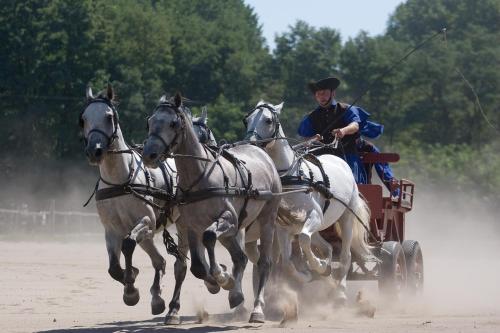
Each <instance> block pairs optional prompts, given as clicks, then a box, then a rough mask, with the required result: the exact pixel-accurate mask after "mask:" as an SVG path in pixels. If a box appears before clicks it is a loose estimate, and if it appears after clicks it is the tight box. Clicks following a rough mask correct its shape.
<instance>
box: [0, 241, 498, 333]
mask: <svg viewBox="0 0 500 333" xmlns="http://www.w3.org/2000/svg"><path fill="white" fill-rule="evenodd" d="M0 249H1V251H0V265H1V267H2V273H1V274H0V285H1V286H2V298H1V301H0V331H2V332H32V331H48V332H63V331H66V330H68V329H72V330H71V331H72V332H116V331H119V332H146V331H152V330H154V331H157V330H170V331H173V330H172V329H168V328H166V327H165V326H163V325H162V316H158V317H153V316H152V315H151V314H150V310H149V301H150V297H149V292H148V291H149V284H150V283H151V281H152V276H153V270H152V268H151V267H150V265H149V259H148V258H147V257H146V256H145V254H144V253H143V252H142V251H138V252H137V253H136V257H135V258H136V259H135V260H136V263H137V266H138V267H139V268H140V269H141V273H140V275H139V278H138V286H139V288H140V291H141V300H140V302H139V304H138V305H137V306H135V307H127V306H125V305H124V304H123V302H122V300H121V294H122V290H121V286H120V285H119V284H118V283H115V282H114V281H112V280H111V278H110V277H109V276H108V275H107V272H106V270H107V257H106V253H105V247H104V241H100V240H98V239H97V240H95V241H80V242H76V241H73V242H68V241H65V242H61V241H59V242H39V243H35V242H11V241H9V242H5V241H3V242H0ZM432 260H433V259H428V264H427V266H431V267H432ZM429 262H430V264H429ZM169 263H171V259H169ZM471 268H473V267H471ZM167 269H168V271H167V274H166V276H165V278H164V280H163V286H164V296H165V298H166V299H168V298H169V297H170V293H171V290H172V281H171V279H170V278H169V277H170V276H172V274H171V269H172V265H171V264H168V265H167ZM429 274H430V276H429ZM433 274H434V273H433V272H432V271H430V272H429V273H428V275H427V279H428V280H429V279H432V278H433ZM249 275H250V274H246V277H247V278H248V276H249ZM249 286H250V283H248V281H247V283H246V285H245V289H246V295H247V300H246V305H247V307H249V306H250V305H251V300H250V299H249V295H251V292H250V290H249V289H248V288H249ZM431 286H432V284H431ZM350 287H351V289H352V290H353V291H355V290H359V289H360V288H362V287H363V288H364V289H365V290H366V291H367V294H368V298H369V299H370V300H371V301H372V302H373V303H377V301H376V288H374V284H368V285H367V284H364V285H361V284H360V283H351V284H350ZM464 287H466V286H464ZM430 288H431V290H430V291H429V292H431V293H432V292H434V291H435V290H433V289H432V287H430ZM312 289H313V288H312ZM315 292H316V293H318V297H319V296H320V294H321V292H322V291H319V292H318V291H314V290H312V291H311V293H315ZM323 292H324V291H323ZM456 292H460V291H459V290H456ZM492 292H493V293H494V294H493V295H481V296H479V295H478V297H483V298H484V302H481V301H479V302H477V303H475V304H471V303H470V301H469V304H467V303H466V302H464V303H463V304H462V305H460V304H458V303H455V300H456V301H457V302H459V300H460V297H458V294H456V296H457V298H456V299H441V300H439V297H438V298H436V297H430V298H425V297H424V299H423V300H421V301H420V302H418V303H416V304H412V305H405V306H403V305H395V306H393V307H392V308H380V306H378V309H377V313H376V315H375V318H374V319H370V318H366V317H358V316H356V315H355V309H354V308H353V307H352V306H349V307H348V308H347V309H344V310H342V311H340V312H339V311H335V310H334V309H333V308H332V307H331V306H330V305H326V306H325V307H324V308H322V309H315V310H311V308H307V309H303V313H304V314H303V315H302V316H301V320H300V321H299V322H298V323H296V324H293V325H289V326H288V328H287V329H286V330H289V331H296V332H301V331H305V330H307V331H308V332H331V331H332V330H334V331H335V332H428V331H440V332H500V308H499V307H498V303H497V304H495V303H496V302H498V300H497V301H495V300H494V297H493V298H492V296H498V287H497V289H496V290H492ZM495 293H496V294H495ZM453 294H454V293H453V290H445V292H443V293H442V295H441V296H442V297H445V298H446V297H451V295H453ZM435 296H436V295H435ZM426 297H427V296H426ZM181 302H182V310H181V313H182V315H183V320H184V323H183V324H182V325H181V326H179V327H176V329H179V330H185V331H192V332H214V331H229V332H231V331H242V330H247V329H254V330H257V331H260V332H282V331H284V330H285V329H283V328H279V323H278V322H268V323H266V324H264V325H255V324H248V323H246V321H243V320H237V319H232V316H231V312H230V311H229V308H228V305H227V294H226V293H225V292H221V294H219V295H209V294H208V293H207V292H206V291H205V288H204V286H203V284H202V283H200V282H199V281H198V280H196V279H194V278H193V276H191V275H188V277H187V282H186V284H185V286H184V288H183V294H182V298H181ZM489 302H493V303H492V304H491V303H489ZM478 304H479V305H481V304H482V305H483V306H478ZM201 307H205V309H206V310H207V311H208V312H209V313H210V314H211V317H210V320H209V321H208V322H207V323H204V324H195V321H196V316H195V314H196V311H197V308H201ZM488 309H489V310H488Z"/></svg>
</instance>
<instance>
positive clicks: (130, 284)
mask: <svg viewBox="0 0 500 333" xmlns="http://www.w3.org/2000/svg"><path fill="white" fill-rule="evenodd" d="M135 246H136V242H135V241H134V240H133V239H130V238H129V237H127V238H125V239H124V240H123V243H122V253H123V255H124V257H125V274H124V277H123V282H124V285H125V288H124V290H123V301H124V302H125V304H127V305H129V306H133V305H136V304H137V302H139V290H137V289H136V288H135V287H134V282H135V278H136V277H137V274H139V270H138V269H137V268H135V267H133V266H132V255H133V254H134V250H135Z"/></svg>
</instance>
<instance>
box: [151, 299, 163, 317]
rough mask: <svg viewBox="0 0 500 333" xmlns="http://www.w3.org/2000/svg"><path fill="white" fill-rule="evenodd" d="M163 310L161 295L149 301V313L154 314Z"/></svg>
mask: <svg viewBox="0 0 500 333" xmlns="http://www.w3.org/2000/svg"><path fill="white" fill-rule="evenodd" d="M163 311H165V301H164V300H163V298H161V297H157V298H154V299H153V300H152V301H151V313H152V314H153V315H154V316H156V315H159V314H162V313H163Z"/></svg>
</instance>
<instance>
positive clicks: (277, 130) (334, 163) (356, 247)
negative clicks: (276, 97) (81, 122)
mask: <svg viewBox="0 0 500 333" xmlns="http://www.w3.org/2000/svg"><path fill="white" fill-rule="evenodd" d="M282 108H283V103H281V104H279V105H272V104H268V103H265V102H263V101H260V102H259V103H258V104H257V106H256V107H255V109H254V110H252V111H251V112H250V113H248V114H247V116H246V118H245V123H246V126H247V135H246V139H247V140H250V141H259V140H263V141H261V142H264V145H263V147H264V149H265V151H266V152H267V153H268V154H269V156H270V157H271V158H272V160H273V161H274V163H275V166H276V169H277V170H278V172H279V173H280V177H281V179H282V181H283V180H285V179H288V180H291V185H286V183H284V184H283V191H284V192H286V191H287V190H294V189H297V188H302V187H304V184H307V182H308V181H309V179H311V175H312V181H313V182H317V181H321V182H324V184H323V185H325V186H326V187H327V188H328V189H329V191H330V192H331V193H332V194H333V197H334V198H335V199H334V200H331V199H327V198H326V197H325V195H322V194H321V193H320V192H319V191H313V192H310V193H291V194H289V195H285V196H283V198H282V201H281V206H280V212H279V217H280V219H279V221H280V222H281V223H278V226H277V234H278V239H279V243H280V249H281V255H282V258H281V259H282V263H283V265H284V267H285V269H286V271H287V272H289V273H290V274H292V275H293V276H294V277H296V278H297V279H299V280H300V281H307V280H310V279H311V278H312V275H311V274H310V272H298V271H297V270H296V269H295V267H294V266H293V264H292V262H291V253H292V248H291V246H292V245H291V240H292V238H293V237H294V236H295V235H297V236H298V241H299V245H300V248H301V250H302V252H303V254H304V255H305V258H306V260H307V265H308V266H309V268H310V269H312V270H314V271H316V272H317V273H319V274H320V275H326V276H328V275H330V273H331V271H332V270H331V265H330V264H331V260H332V247H331V245H330V244H328V243H327V242H326V241H325V240H324V239H323V238H322V237H321V236H320V235H319V233H318V231H320V230H323V229H326V228H328V227H330V226H331V225H333V224H334V223H335V222H338V226H339V227H340V237H341V239H342V250H341V254H340V269H339V271H338V274H333V275H335V276H334V277H335V278H336V279H337V280H338V286H339V288H337V290H336V296H335V298H336V300H337V301H340V302H344V301H345V300H346V299H347V297H346V294H345V290H346V278H347V273H348V271H349V268H350V266H351V251H350V250H351V249H352V250H353V251H354V252H355V253H356V254H357V255H358V256H359V257H360V259H361V260H364V261H369V260H373V259H374V256H373V255H372V253H371V248H370V247H369V245H368V243H367V240H366V239H367V237H366V230H365V228H364V227H363V226H362V225H361V224H360V223H359V221H355V220H354V215H353V212H354V213H355V214H356V215H357V216H359V217H360V218H361V220H362V221H361V222H362V223H363V224H364V225H365V226H366V225H368V222H369V219H370V211H369V208H368V207H367V205H366V203H365V201H364V200H363V199H362V198H361V197H360V195H359V192H358V187H357V185H356V182H355V180H354V176H353V174H352V172H351V169H350V167H349V165H348V164H347V163H346V162H345V161H344V160H342V159H340V158H338V157H337V156H333V155H321V156H318V160H319V161H320V162H321V165H322V166H323V169H324V172H325V174H326V176H327V177H328V179H329V184H328V182H327V181H325V179H324V177H323V175H322V172H321V170H320V168H319V167H318V166H316V165H315V164H313V163H311V162H310V161H308V160H306V159H303V158H300V155H299V154H298V153H297V152H296V151H294V150H293V149H292V147H291V146H290V144H289V143H288V141H287V140H284V139H280V138H284V137H285V134H284V132H283V128H282V126H281V125H280V122H279V114H280V112H281V110H282ZM266 139H268V141H266ZM298 177H302V180H303V182H302V184H299V183H300V182H297V185H293V182H294V180H295V179H299V178H298ZM304 181H305V182H304ZM306 186H307V185H306ZM328 201H329V203H327V202H328ZM343 203H344V204H345V205H346V206H347V207H349V208H346V206H344V204H343ZM325 209H326V211H324V210H325ZM311 242H312V243H313V245H314V246H317V247H319V248H321V249H322V251H321V252H322V253H325V254H327V258H326V259H320V258H318V257H317V256H316V255H315V254H314V253H313V251H312V248H311Z"/></svg>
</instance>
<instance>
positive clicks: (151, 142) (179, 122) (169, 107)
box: [142, 93, 191, 167]
mask: <svg viewBox="0 0 500 333" xmlns="http://www.w3.org/2000/svg"><path fill="white" fill-rule="evenodd" d="M188 124H191V120H190V114H189V113H188V112H187V111H186V108H185V107H184V105H183V103H182V96H181V95H180V94H179V93H177V94H176V95H175V96H174V97H173V98H170V99H167V98H166V97H165V96H162V97H161V98H160V101H159V104H158V105H157V106H156V108H155V110H154V112H153V115H152V116H151V117H149V118H148V137H147V139H146V141H145V142H144V150H143V152H142V157H143V160H144V163H145V164H146V166H148V167H157V166H158V163H159V162H160V159H162V158H164V157H166V156H168V155H169V154H171V153H174V152H175V151H176V149H177V148H178V146H179V144H180V143H181V142H182V140H183V139H184V137H185V135H184V133H185V130H186V126H187V125H188Z"/></svg>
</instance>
